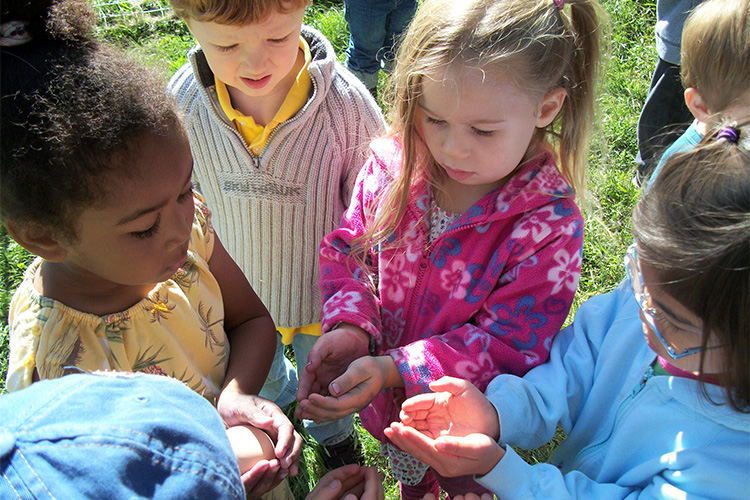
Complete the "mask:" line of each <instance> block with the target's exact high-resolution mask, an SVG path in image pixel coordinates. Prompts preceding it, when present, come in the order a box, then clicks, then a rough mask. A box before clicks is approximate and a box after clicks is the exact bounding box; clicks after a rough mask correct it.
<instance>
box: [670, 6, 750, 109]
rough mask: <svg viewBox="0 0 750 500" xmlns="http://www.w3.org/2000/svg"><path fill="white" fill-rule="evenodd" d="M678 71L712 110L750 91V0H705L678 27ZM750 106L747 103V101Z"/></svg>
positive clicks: (721, 107) (727, 104)
mask: <svg viewBox="0 0 750 500" xmlns="http://www.w3.org/2000/svg"><path fill="white" fill-rule="evenodd" d="M681 58H682V61H681V75H682V82H683V85H684V86H685V88H688V87H693V88H695V89H696V90H697V91H698V93H699V94H700V95H701V97H702V98H703V100H704V101H705V102H706V106H707V107H708V108H709V109H710V110H711V111H712V112H717V113H718V112H720V111H724V110H725V109H727V108H728V107H730V106H731V105H733V104H735V103H736V102H738V100H739V99H742V98H745V97H746V96H747V93H748V91H750V79H748V75H750V0H708V1H707V2H704V3H702V4H701V5H699V6H698V7H696V9H695V10H694V11H693V12H692V13H691V14H690V16H689V17H688V19H687V21H686V22H685V28H684V29H683V31H682V56H681ZM748 106H750V103H748Z"/></svg>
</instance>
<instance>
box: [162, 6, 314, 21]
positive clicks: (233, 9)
mask: <svg viewBox="0 0 750 500" xmlns="http://www.w3.org/2000/svg"><path fill="white" fill-rule="evenodd" d="M169 4H170V5H171V6H172V10H174V11H175V14H177V16H179V17H180V18H181V19H182V20H183V21H186V22H189V21H190V20H194V21H198V22H213V23H218V24H226V25H229V26H241V25H244V24H252V23H257V22H261V21H263V20H265V19H266V18H267V17H268V15H269V14H270V13H271V12H273V11H276V12H281V13H282V14H288V13H289V12H292V11H295V10H297V9H301V8H303V7H307V6H308V5H309V4H310V0H169Z"/></svg>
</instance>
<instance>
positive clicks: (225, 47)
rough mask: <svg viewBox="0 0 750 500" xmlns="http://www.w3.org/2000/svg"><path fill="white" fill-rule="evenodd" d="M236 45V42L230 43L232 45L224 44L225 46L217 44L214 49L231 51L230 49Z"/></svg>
mask: <svg viewBox="0 0 750 500" xmlns="http://www.w3.org/2000/svg"><path fill="white" fill-rule="evenodd" d="M237 47H238V45H237V44H236V43H235V44H232V45H226V46H220V45H217V46H216V51H217V52H231V51H232V50H234V49H236V48H237Z"/></svg>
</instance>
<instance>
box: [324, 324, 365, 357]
mask: <svg viewBox="0 0 750 500" xmlns="http://www.w3.org/2000/svg"><path fill="white" fill-rule="evenodd" d="M333 330H344V331H346V332H347V333H349V334H350V335H352V337H353V338H354V339H356V340H357V342H358V343H360V344H361V345H362V347H363V348H364V350H365V351H367V352H368V353H370V355H372V352H371V349H370V345H371V342H370V339H371V338H372V337H371V336H370V334H369V333H367V330H365V329H364V328H361V327H359V326H357V325H355V324H352V323H345V322H343V321H342V322H340V323H337V324H336V325H334V327H333Z"/></svg>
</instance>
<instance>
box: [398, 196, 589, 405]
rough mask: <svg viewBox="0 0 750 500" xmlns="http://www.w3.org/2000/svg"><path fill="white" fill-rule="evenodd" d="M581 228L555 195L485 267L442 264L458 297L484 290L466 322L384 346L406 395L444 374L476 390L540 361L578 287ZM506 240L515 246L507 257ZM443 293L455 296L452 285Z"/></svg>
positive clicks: (467, 299)
mask: <svg viewBox="0 0 750 500" xmlns="http://www.w3.org/2000/svg"><path fill="white" fill-rule="evenodd" d="M558 205H559V206H558ZM556 212H559V213H562V214H564V215H563V216H559V215H555V213H556ZM545 224H546V225H545ZM582 227H583V221H582V219H581V216H580V212H578V210H577V208H575V205H574V204H573V203H572V201H571V200H570V199H560V200H558V201H557V202H556V203H555V204H553V205H552V206H550V207H546V208H545V209H544V210H538V211H536V212H534V213H533V214H527V215H526V216H524V217H523V218H522V219H521V220H520V221H519V222H518V223H517V224H516V225H515V228H514V230H513V233H512V235H511V238H510V239H509V240H507V241H506V242H504V243H503V244H502V247H503V248H497V249H496V250H495V253H494V254H493V255H492V257H491V259H489V264H488V265H487V268H486V269H484V270H479V266H474V268H472V266H470V265H467V264H461V266H463V267H460V266H459V267H458V268H456V267H453V268H451V267H450V265H446V266H445V267H444V271H442V273H443V274H441V278H440V281H444V280H447V279H449V277H450V274H451V273H453V274H456V275H458V274H460V275H461V276H462V278H456V282H458V281H460V280H463V281H464V282H465V283H468V285H466V286H465V290H464V291H461V292H460V293H462V294H464V299H463V301H464V303H469V305H470V304H471V302H472V301H475V302H476V301H478V300H482V297H483V294H484V293H486V292H484V290H487V289H491V291H490V292H489V294H487V295H484V297H486V298H484V303H483V304H482V306H481V307H480V308H479V310H478V312H477V313H476V314H475V315H474V317H472V319H471V321H470V322H468V323H464V324H460V325H457V326H455V327H453V328H452V329H450V330H448V331H447V332H444V333H442V334H440V335H434V336H430V337H427V338H425V339H422V340H419V341H417V342H413V343H411V344H408V345H406V346H404V347H400V348H396V349H392V350H390V351H388V353H389V354H390V355H391V356H392V357H393V358H394V361H395V362H396V365H397V366H398V367H399V370H400V372H401V376H402V377H403V379H404V383H405V387H406V395H407V397H411V396H414V395H416V394H419V393H422V392H425V391H427V387H428V385H429V383H430V382H432V381H433V380H437V379H439V378H441V377H443V376H446V375H447V376H453V377H458V378H462V379H465V380H468V381H470V382H471V383H473V384H474V385H476V386H477V387H478V388H479V389H480V390H484V389H485V387H486V386H487V384H488V383H489V382H490V380H492V378H494V377H495V376H497V375H499V374H501V373H512V374H515V375H523V374H524V373H526V372H527V371H528V370H529V369H531V368H533V367H534V366H537V365H539V364H541V363H543V362H544V361H546V360H547V358H548V356H549V350H550V345H551V343H552V338H553V337H554V336H555V335H556V334H557V333H558V332H559V331H560V328H561V327H562V325H563V322H564V321H565V319H566V317H567V315H568V312H569V311H570V307H571V305H572V303H573V298H574V296H575V292H576V288H577V286H578V279H579V276H580V268H581V247H582V241H583V230H582ZM540 228H543V230H540ZM479 230H481V226H480V229H479ZM537 230H539V231H538V232H537ZM525 233H528V234H525ZM524 234H525V235H524ZM533 235H536V236H533ZM510 246H513V247H514V248H515V247H517V248H518V250H511V251H510V255H509V254H508V250H507V248H508V247H510ZM524 249H527V250H524ZM459 271H460V273H459ZM474 273H476V274H477V276H479V277H478V278H477V277H476V276H475V275H474ZM436 281H438V280H436ZM492 287H494V288H492ZM451 293H453V294H454V295H455V294H456V293H457V292H456V288H454V290H453V291H452V292H451Z"/></svg>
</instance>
